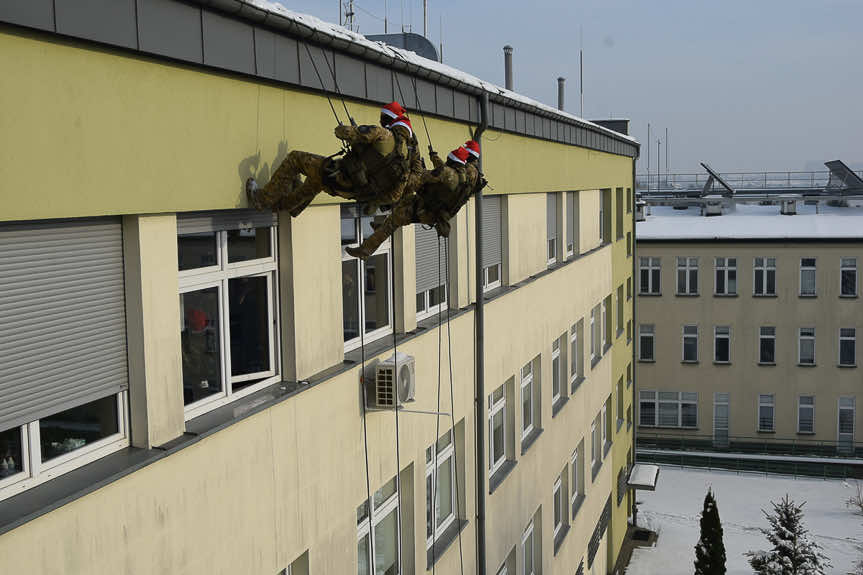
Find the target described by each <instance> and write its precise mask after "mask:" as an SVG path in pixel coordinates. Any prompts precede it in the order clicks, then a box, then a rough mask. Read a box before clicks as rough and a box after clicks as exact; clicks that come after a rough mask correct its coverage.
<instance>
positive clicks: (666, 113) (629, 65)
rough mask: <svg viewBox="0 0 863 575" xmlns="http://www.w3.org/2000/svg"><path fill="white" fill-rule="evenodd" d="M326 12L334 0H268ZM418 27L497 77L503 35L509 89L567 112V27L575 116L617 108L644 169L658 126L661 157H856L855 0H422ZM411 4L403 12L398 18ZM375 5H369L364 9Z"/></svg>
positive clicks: (456, 61)
mask: <svg viewBox="0 0 863 575" xmlns="http://www.w3.org/2000/svg"><path fill="white" fill-rule="evenodd" d="M280 1H281V2H282V3H283V4H284V5H285V6H287V7H288V8H290V9H293V10H297V11H300V12H306V13H309V14H313V15H315V16H318V17H319V18H322V19H324V20H328V21H331V22H337V21H338V0H280ZM386 3H387V4H388V14H389V31H390V32H393V31H398V30H399V29H400V27H401V24H402V6H404V19H405V20H404V23H405V25H406V26H408V25H410V24H411V23H413V30H414V31H415V32H419V33H422V0H404V2H401V1H400V0H388V1H387V2H386ZM354 4H355V7H356V8H357V9H356V12H357V22H358V24H359V27H360V30H359V31H360V32H361V33H364V34H377V33H382V32H383V22H382V21H381V20H379V19H377V18H382V17H383V14H384V4H385V0H362V1H359V0H357V1H356V2H355V3H354ZM429 12H430V18H429V20H430V26H429V28H430V31H429V37H430V39H431V40H432V41H433V42H434V44H435V45H438V43H439V40H440V37H441V34H440V24H441V16H442V19H443V44H444V48H443V50H444V62H446V63H447V64H450V65H452V66H455V67H457V68H460V69H462V70H465V71H467V72H470V73H472V74H474V75H477V76H479V77H481V78H483V79H486V80H489V81H492V82H495V83H498V84H500V85H503V82H504V79H503V50H502V48H503V46H504V44H511V45H512V46H513V47H514V49H515V53H514V56H513V64H514V66H513V67H514V81H515V89H516V91H518V92H521V93H523V94H526V95H528V96H531V97H533V98H535V99H537V100H540V101H542V102H545V103H546V104H550V105H556V102H557V77H558V76H564V77H566V78H567V96H566V109H567V111H570V112H573V113H576V114H578V113H579V109H578V88H579V86H578V48H579V30H580V29H581V30H583V45H584V53H585V71H584V84H585V86H584V92H585V94H584V116H585V117H586V118H587V119H597V118H608V117H610V116H614V117H626V118H629V119H630V120H631V124H630V130H631V133H632V134H633V135H634V136H635V137H637V138H638V139H639V141H641V143H642V153H641V159H640V160H639V168H638V171H639V172H642V171H644V170H646V167H647V165H646V158H647V152H646V149H645V148H646V145H647V124H648V122H650V124H651V151H650V158H651V165H652V170H651V171H655V170H656V159H657V154H656V148H657V138H658V137H661V138H662V140H663V142H662V144H661V158H662V160H661V161H662V169H663V170H664V169H665V159H666V155H665V129H666V128H668V130H669V134H670V138H669V142H670V154H669V157H670V162H671V166H670V167H671V170H672V171H678V172H680V171H686V172H692V171H701V168H700V167H699V165H698V162H699V161H706V162H708V163H710V164H711V165H712V166H713V167H715V168H716V169H717V170H720V171H723V172H731V171H756V170H757V171H760V170H778V171H784V170H802V169H825V168H824V167H823V162H825V161H827V160H832V159H837V158H838V159H842V160H844V161H845V162H846V163H849V164H852V165H855V166H858V167H860V168H863V110H861V108H863V66H861V56H863V32H861V29H863V28H861V26H863V1H861V0H783V1H780V0H721V1H720V0H713V1H705V0H654V1H649V2H648V1H646V0H641V1H637V0H604V1H603V0H590V1H584V0H579V1H574V0H542V1H539V0H533V1H527V2H525V1H516V0H498V1H490V0H462V1H460V2H455V1H452V0H429ZM411 13H412V15H413V18H412V19H411ZM373 15H374V16H373Z"/></svg>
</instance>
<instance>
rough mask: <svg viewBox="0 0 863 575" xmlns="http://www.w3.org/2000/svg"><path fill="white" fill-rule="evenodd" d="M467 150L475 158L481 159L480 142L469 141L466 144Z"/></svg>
mask: <svg viewBox="0 0 863 575" xmlns="http://www.w3.org/2000/svg"><path fill="white" fill-rule="evenodd" d="M464 147H465V149H466V150H467V151H468V153H470V155H471V156H473V157H474V158H478V157H479V142H477V141H476V140H468V141H467V142H465V143H464Z"/></svg>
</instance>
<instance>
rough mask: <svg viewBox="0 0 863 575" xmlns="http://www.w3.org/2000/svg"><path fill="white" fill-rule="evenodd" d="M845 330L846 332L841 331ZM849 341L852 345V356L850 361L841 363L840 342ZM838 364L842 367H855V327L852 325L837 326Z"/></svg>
mask: <svg viewBox="0 0 863 575" xmlns="http://www.w3.org/2000/svg"><path fill="white" fill-rule="evenodd" d="M842 332H846V333H844V334H843V333H842ZM843 341H850V342H852V345H853V348H852V349H853V350H854V357H852V358H851V359H852V361H851V363H842V342H843ZM838 361H839V365H841V366H842V367H855V366H856V365H857V328H854V327H840V328H839V358H838Z"/></svg>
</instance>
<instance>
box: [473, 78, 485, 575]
mask: <svg viewBox="0 0 863 575" xmlns="http://www.w3.org/2000/svg"><path fill="white" fill-rule="evenodd" d="M479 102H480V124H479V126H478V127H477V129H476V132H474V135H473V139H474V140H476V141H477V143H481V141H482V140H481V139H482V134H483V132H485V129H486V128H487V127H488V92H483V93H482V95H481V96H480V100H479ZM480 149H482V147H480ZM484 155H485V154H483V153H481V154H480V157H479V171H480V173H482V164H483V161H482V159H483V156H484ZM474 204H475V209H474V221H475V224H474V227H475V232H476V239H475V241H476V248H475V249H476V261H475V262H474V263H475V265H476V312H475V315H474V321H475V326H476V328H475V331H476V362H475V363H476V374H475V379H476V391H475V392H474V398H473V399H474V409H475V410H476V414H475V417H476V565H477V567H476V572H477V575H485V438H484V434H483V430H484V429H485V420H484V419H483V413H482V410H483V405H484V402H485V309H484V307H485V302H484V301H483V300H484V299H485V296H484V294H483V288H482V282H483V269H482V192H480V193H478V194H476V195H475V196H474Z"/></svg>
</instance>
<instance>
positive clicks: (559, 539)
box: [554, 523, 569, 556]
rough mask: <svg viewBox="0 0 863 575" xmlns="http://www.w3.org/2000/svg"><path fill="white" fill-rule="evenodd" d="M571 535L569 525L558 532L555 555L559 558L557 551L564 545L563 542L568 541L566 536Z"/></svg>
mask: <svg viewBox="0 0 863 575" xmlns="http://www.w3.org/2000/svg"><path fill="white" fill-rule="evenodd" d="M568 533H569V524H568V523H567V524H566V525H563V526H562V527H561V528H560V531H558V532H557V535H555V536H554V554H555V556H557V550H558V549H560V546H561V545H562V544H563V540H564V539H566V535H567V534H568Z"/></svg>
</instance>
